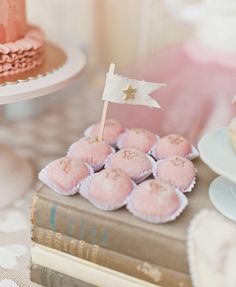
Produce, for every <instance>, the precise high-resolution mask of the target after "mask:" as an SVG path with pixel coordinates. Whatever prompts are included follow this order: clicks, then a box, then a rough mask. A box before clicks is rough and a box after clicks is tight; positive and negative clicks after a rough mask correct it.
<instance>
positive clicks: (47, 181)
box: [38, 163, 94, 196]
mask: <svg viewBox="0 0 236 287" xmlns="http://www.w3.org/2000/svg"><path fill="white" fill-rule="evenodd" d="M85 165H86V166H87V167H88V169H89V172H90V175H92V174H93V173H94V171H93V169H92V167H91V166H90V165H88V164H86V163H85ZM38 178H39V179H40V180H41V181H42V182H43V183H44V184H46V185H47V186H48V187H50V188H51V189H52V190H53V191H55V192H56V193H58V194H61V195H66V196H68V195H74V194H76V193H78V192H79V188H80V185H81V184H82V182H83V181H84V180H85V179H86V178H85V179H82V180H81V181H79V182H78V183H77V184H75V185H74V186H72V188H71V189H69V190H65V189H63V187H62V186H61V185H58V184H57V183H56V182H55V181H54V180H52V179H51V178H50V176H49V175H48V167H47V166H46V167H44V168H43V169H42V170H41V171H40V172H39V174H38Z"/></svg>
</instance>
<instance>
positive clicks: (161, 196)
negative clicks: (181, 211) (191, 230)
mask: <svg viewBox="0 0 236 287" xmlns="http://www.w3.org/2000/svg"><path fill="white" fill-rule="evenodd" d="M129 201H130V206H128V208H129V209H130V211H131V212H132V209H133V211H134V212H135V214H136V215H137V216H139V215H140V217H142V218H144V219H145V216H146V217H147V219H148V218H153V219H155V218H163V217H166V216H170V215H171V214H173V213H174V212H175V211H176V210H177V209H178V208H179V206H180V204H181V202H180V199H179V197H178V194H177V192H176V190H175V189H174V188H173V187H171V186H170V185H168V184H166V183H164V182H162V181H160V180H158V179H150V180H146V181H144V182H142V183H141V184H139V185H138V186H137V188H136V189H135V190H134V191H133V192H132V194H131V196H130V199H129Z"/></svg>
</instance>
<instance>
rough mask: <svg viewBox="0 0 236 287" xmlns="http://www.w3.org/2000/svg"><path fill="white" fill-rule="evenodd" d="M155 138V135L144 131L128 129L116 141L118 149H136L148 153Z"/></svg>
mask: <svg viewBox="0 0 236 287" xmlns="http://www.w3.org/2000/svg"><path fill="white" fill-rule="evenodd" d="M156 140H157V137H156V135H155V134H153V133H152V132H150V131H149V130H145V129H130V130H128V131H126V132H125V133H124V134H123V135H122V136H121V137H120V140H119V141H118V144H117V146H118V148H119V149H124V148H136V149H139V150H141V151H143V152H145V153H148V152H149V151H150V150H151V148H152V147H153V145H154V144H155V142H156Z"/></svg>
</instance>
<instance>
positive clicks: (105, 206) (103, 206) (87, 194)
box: [79, 174, 136, 211]
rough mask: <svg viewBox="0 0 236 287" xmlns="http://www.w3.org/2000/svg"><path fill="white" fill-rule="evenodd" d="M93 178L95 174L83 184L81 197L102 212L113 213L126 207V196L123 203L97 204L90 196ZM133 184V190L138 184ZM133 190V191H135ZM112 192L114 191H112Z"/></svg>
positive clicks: (80, 191)
mask: <svg viewBox="0 0 236 287" xmlns="http://www.w3.org/2000/svg"><path fill="white" fill-rule="evenodd" d="M93 177H94V174H93V175H91V176H89V177H87V178H86V179H85V180H84V181H83V183H82V184H81V186H80V189H79V193H80V195H81V196H83V197H84V198H86V199H87V200H88V201H89V202H90V203H91V204H92V205H94V206H95V207H96V208H98V209H101V210H104V211H113V210H117V209H119V208H121V207H123V206H125V205H126V202H127V197H128V196H126V197H125V198H124V200H123V201H122V202H117V203H115V202H111V203H109V204H107V203H103V204H102V203H101V202H97V201H96V200H95V199H94V198H93V197H92V196H91V194H90V192H89V189H90V185H91V182H92V180H93ZM132 184H133V189H134V188H135V187H136V184H135V183H134V182H132ZM133 189H132V190H133ZM132 190H131V191H130V193H131V192H132ZM111 192H112V191H111Z"/></svg>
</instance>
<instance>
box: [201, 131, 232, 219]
mask: <svg viewBox="0 0 236 287" xmlns="http://www.w3.org/2000/svg"><path fill="white" fill-rule="evenodd" d="M198 148H199V151H200V157H201V159H202V160H203V161H204V162H205V163H206V164H207V165H208V166H209V167H210V168H211V169H212V170H213V171H214V172H215V173H217V174H219V175H221V176H220V177H218V178H216V179H215V180H214V181H213V182H212V183H211V185H210V187H209V197H210V200H211V202H212V204H213V205H214V207H215V208H216V209H217V210H218V211H219V212H221V213H222V214H223V215H224V216H226V217H227V218H229V219H231V220H233V221H235V222H236V153H235V152H234V150H233V148H232V146H231V143H230V140H229V136H228V130H227V128H221V129H217V130H215V131H213V132H211V133H208V134H206V135H205V136H204V137H203V138H202V139H201V141H200V142H199V145H198Z"/></svg>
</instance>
